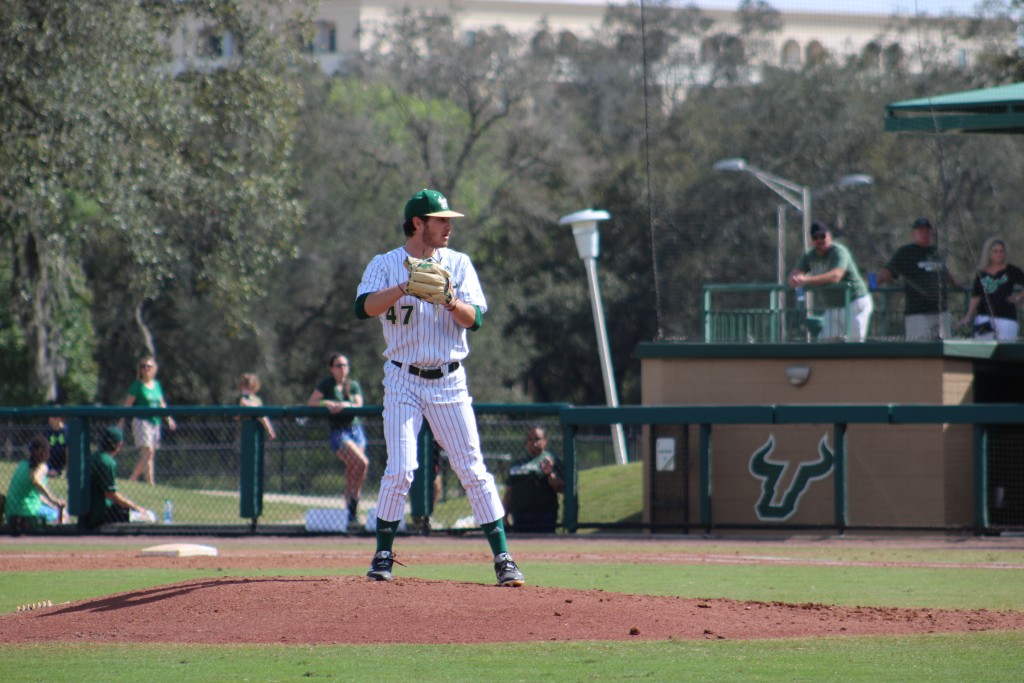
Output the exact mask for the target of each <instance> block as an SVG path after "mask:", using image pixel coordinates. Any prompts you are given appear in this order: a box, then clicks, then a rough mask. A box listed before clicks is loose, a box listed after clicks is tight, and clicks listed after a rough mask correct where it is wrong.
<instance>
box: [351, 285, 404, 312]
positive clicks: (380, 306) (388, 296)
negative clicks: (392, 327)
mask: <svg viewBox="0 0 1024 683" xmlns="http://www.w3.org/2000/svg"><path fill="white" fill-rule="evenodd" d="M403 296H405V292H404V291H402V286H401V285H395V286H394V287H388V288H387V289H382V290H380V291H379V292H373V293H372V294H367V295H366V297H365V298H363V297H360V299H357V300H356V303H357V305H358V303H359V301H360V300H362V302H363V306H362V308H363V314H364V315H365V317H367V318H375V317H377V316H378V315H381V314H382V313H384V312H385V311H386V310H388V309H389V308H391V307H392V306H394V305H395V303H396V302H397V301H398V300H399V299H401V298H402V297H403Z"/></svg>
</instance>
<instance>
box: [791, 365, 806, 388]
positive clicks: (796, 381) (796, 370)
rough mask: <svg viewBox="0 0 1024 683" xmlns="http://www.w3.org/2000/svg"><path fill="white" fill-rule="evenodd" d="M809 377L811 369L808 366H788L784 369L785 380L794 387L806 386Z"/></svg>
mask: <svg viewBox="0 0 1024 683" xmlns="http://www.w3.org/2000/svg"><path fill="white" fill-rule="evenodd" d="M810 377H811V368H810V366H808V365H790V366H789V367H787V368H786V379H788V380H789V383H790V384H792V385H793V386H794V387H802V386H803V385H805V384H807V380H808V379H810Z"/></svg>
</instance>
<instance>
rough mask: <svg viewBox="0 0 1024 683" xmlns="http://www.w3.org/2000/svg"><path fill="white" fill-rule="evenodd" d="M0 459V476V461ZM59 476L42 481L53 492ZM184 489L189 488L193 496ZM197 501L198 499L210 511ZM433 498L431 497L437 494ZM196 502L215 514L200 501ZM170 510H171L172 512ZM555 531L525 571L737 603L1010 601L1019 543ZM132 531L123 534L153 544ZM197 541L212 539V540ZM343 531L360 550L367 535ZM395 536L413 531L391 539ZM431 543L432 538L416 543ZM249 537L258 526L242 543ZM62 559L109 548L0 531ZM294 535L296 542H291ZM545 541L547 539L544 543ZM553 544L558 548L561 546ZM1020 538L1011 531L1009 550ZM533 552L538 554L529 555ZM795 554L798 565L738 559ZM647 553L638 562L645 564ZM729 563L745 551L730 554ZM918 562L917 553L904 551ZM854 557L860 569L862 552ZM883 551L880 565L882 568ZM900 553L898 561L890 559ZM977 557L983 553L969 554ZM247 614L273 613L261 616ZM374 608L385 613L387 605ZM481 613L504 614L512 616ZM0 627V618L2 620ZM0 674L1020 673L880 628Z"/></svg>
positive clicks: (463, 568)
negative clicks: (613, 557) (857, 633)
mask: <svg viewBox="0 0 1024 683" xmlns="http://www.w3.org/2000/svg"><path fill="white" fill-rule="evenodd" d="M4 466H5V464H4V465H0V480H3V478H4V476H5V475H7V476H8V477H9V474H7V473H6V472H5V471H4V470H3V467H4ZM627 467H628V468H629V469H628V470H626V469H623V468H597V469H594V470H588V471H586V472H582V473H581V475H580V493H581V500H580V518H581V519H585V520H587V521H590V522H615V521H622V520H631V519H637V518H638V516H639V511H638V509H637V503H638V501H639V500H640V477H641V472H640V469H639V465H638V464H633V465H629V466H627ZM64 486H65V484H64V482H63V480H57V481H55V482H54V483H53V488H54V489H55V490H56V491H57V492H58V493H60V494H62V493H63V487H64ZM124 490H125V493H126V494H127V495H129V496H130V497H132V498H134V499H136V500H137V501H138V502H140V503H142V504H143V505H146V506H147V507H151V508H153V509H155V510H159V509H160V504H161V503H162V501H163V499H164V498H165V497H171V496H173V498H174V500H175V506H176V512H178V511H179V510H188V509H189V508H190V507H192V506H199V505H202V506H203V507H202V509H203V517H204V519H205V518H208V517H209V515H210V514H216V515H217V519H223V520H224V521H225V522H227V523H237V521H238V501H237V499H235V498H229V497H218V496H211V495H209V494H205V493H202V492H197V491H183V490H181V489H170V488H169V487H161V486H157V487H148V486H144V485H141V484H126V485H125V486H124ZM192 497H194V498H192ZM464 504H465V501H464V500H459V499H456V500H454V501H449V502H446V503H444V504H442V506H440V507H439V509H438V511H437V513H438V514H442V515H445V516H446V518H447V516H461V515H462V514H468V506H466V507H465V509H463V508H461V507H459V506H461V505H464ZM211 506H213V507H212V508H211ZM446 506H447V507H446ZM211 509H214V510H216V512H215V513H211V512H210V511H211ZM264 510H265V512H266V513H267V514H268V515H273V518H274V519H278V520H284V519H292V518H301V517H302V515H303V513H304V511H305V507H304V506H301V505H292V504H287V503H272V504H266V505H265V506H264ZM182 514H185V515H187V514H188V513H187V512H184V513H182V512H178V518H177V520H176V521H187V517H186V519H182V517H181V515H182ZM559 538H561V539H564V543H565V546H564V547H565V549H566V550H579V551H580V552H586V553H587V555H588V556H592V557H593V559H590V560H588V561H587V562H565V561H551V562H536V561H534V562H532V563H530V565H529V566H528V567H524V569H525V570H526V571H527V575H528V579H529V582H530V585H535V586H558V587H564V588H575V589H593V588H599V589H602V590H605V591H609V592H623V593H637V594H650V595H678V596H682V597H704V598H716V597H722V598H732V599H737V600H761V601H776V600H777V601H782V602H794V603H806V602H815V603H824V604H838V605H874V606H896V607H931V608H956V609H990V610H995V609H999V610H1007V609H1009V610H1017V611H1024V580H1022V576H1021V575H1022V571H1024V570H1022V569H1021V568H1020V567H1021V566H1024V551H1019V550H1009V551H1005V550H1002V549H1000V546H999V542H998V540H993V542H992V543H991V544H985V546H983V547H979V548H975V549H968V548H960V547H957V546H956V545H955V544H936V545H935V547H920V546H918V545H915V544H908V546H907V547H903V548H901V547H899V546H898V545H897V546H895V547H892V545H891V544H888V543H887V544H884V547H882V546H878V547H876V546H873V545H871V544H858V543H851V544H849V546H846V545H842V544H839V545H837V544H814V543H805V544H801V543H795V544H794V543H785V544H776V543H770V542H758V541H746V542H742V541H730V540H705V539H699V538H689V537H687V538H677V539H672V540H664V539H657V540H654V539H651V540H649V541H645V542H642V543H636V542H633V541H628V540H621V541H617V540H615V539H609V538H605V537H603V536H602V535H601V534H597V533H591V534H585V533H581V534H578V535H576V536H575V537H559ZM153 542H154V541H149V540H147V539H144V538H142V539H139V540H138V546H139V547H143V546H144V545H148V544H150V543H153ZM196 542H207V543H210V544H213V545H216V544H217V540H216V539H198V540H197V541H196ZM341 542H343V543H350V544H353V543H354V544H357V545H359V546H360V547H366V548H370V547H372V546H371V545H370V544H371V543H372V541H371V540H370V539H349V540H348V541H344V540H343V541H341ZM401 542H402V543H415V542H416V539H404V540H402V541H401ZM432 542H433V543H435V544H436V543H437V539H434V540H433V541H432ZM253 543H261V544H263V545H264V546H266V545H272V544H273V541H272V540H268V539H265V538H264V539H261V540H258V541H257V540H254V541H253ZM338 543H339V541H338V540H336V539H310V540H309V541H308V542H303V543H302V546H301V547H307V548H310V549H318V548H329V549H337V547H338V546H337V544H338ZM479 543H481V541H480V540H479V539H460V538H452V539H451V540H447V541H443V542H442V544H441V548H443V549H447V550H451V549H464V548H465V547H466V544H471V545H472V547H473V550H474V551H476V550H478V549H479V548H478V544H479ZM511 543H512V545H513V551H514V552H515V550H516V549H521V550H522V551H524V552H530V551H532V552H538V551H537V550H533V549H532V548H531V541H530V540H529V539H521V540H520V539H513V540H512V541H511ZM26 547H30V549H31V551H32V552H38V553H47V554H57V555H58V556H59V555H67V556H68V557H72V556H73V554H75V553H83V552H89V551H99V550H104V549H115V548H118V549H122V550H123V549H124V544H123V540H118V541H115V540H108V539H104V538H102V537H93V538H82V539H56V538H55V539H53V540H52V541H39V540H38V539H37V540H36V542H34V543H33V544H32V545H31V546H23V545H21V544H19V542H18V539H7V538H4V539H0V556H2V555H3V554H4V553H16V552H22V551H23V550H25V548H26ZM290 547H291V548H294V547H295V546H294V545H291V546H290ZM547 547H549V546H547ZM559 547H560V548H561V547H562V546H559ZM1014 547H1019V544H1018V545H1016V546H1014ZM624 548H628V550H629V552H631V553H632V554H633V555H635V559H636V560H637V563H634V564H622V563H619V562H611V561H609V562H602V561H601V560H600V556H601V554H602V552H607V553H611V552H616V553H621V552H622V551H623V549H624ZM540 552H542V551H540ZM690 553H693V554H697V553H699V554H701V555H705V556H706V555H709V554H710V555H715V556H721V558H723V561H722V562H714V563H708V562H693V563H686V562H675V563H672V562H664V561H663V558H664V556H665V555H666V554H673V555H677V556H682V558H684V559H685V557H686V556H687V555H688V554H690ZM780 555H784V558H783V559H785V560H790V561H793V560H798V561H801V562H803V563H802V564H786V563H771V562H769V563H755V562H753V561H751V562H747V560H757V559H758V558H761V559H769V558H770V559H771V560H778V559H779V556H780ZM645 557H650V558H652V561H651V562H643V559H644V558H645ZM738 560H743V561H738ZM910 563H913V564H919V565H925V566H920V567H911V566H906V565H907V564H910ZM860 565H864V566H860ZM887 565H889V566H887ZM897 565H898V566H897ZM968 565H985V566H968ZM362 571H363V570H362V569H344V570H341V569H339V570H332V569H324V568H315V569H309V570H295V569H276V568H274V567H273V565H272V562H271V563H268V566H267V567H266V569H260V570H245V571H239V570H230V571H228V570H216V569H192V570H190V569H134V570H131V571H119V570H89V571H76V570H75V569H74V568H73V567H61V568H58V569H54V570H52V571H32V572H6V573H3V574H0V614H9V613H11V612H13V611H14V610H15V609H16V607H17V606H18V605H20V604H26V603H30V602H34V601H37V600H40V599H49V600H52V601H53V602H54V603H59V602H64V601H68V600H81V599H88V598H95V597H100V596H104V595H109V594H111V593H116V592H121V591H128V590H136V589H142V588H147V587H151V586H157V585H163V584H169V583H176V582H179V581H184V580H187V579H192V578H199V577H208V576H227V575H232V576H234V575H248V576H251V575H324V574H352V573H362ZM403 574H404V575H408V576H416V577H419V578H425V579H449V580H456V581H473V582H481V581H489V580H491V578H492V577H489V576H488V574H489V568H488V567H486V566H484V565H480V566H477V564H476V563H471V564H468V565H460V564H434V565H432V564H418V565H417V566H415V567H410V568H408V569H407V570H406V569H403ZM263 618H273V617H272V615H266V616H264V617H263ZM385 618H386V617H385ZM494 618H495V619H503V620H506V621H508V623H509V628H510V629H511V630H514V629H515V628H516V627H517V622H516V615H514V614H495V615H494ZM0 628H2V621H0ZM0 652H2V656H3V663H2V665H0V680H3V681H76V682H77V681H83V682H84V681H104V682H117V681H133V682H134V681H165V680H167V681H171V680H174V681H180V680H184V681H300V680H334V681H391V680H395V679H410V680H416V681H477V680H491V681H498V680H500V681H545V680H551V681H560V682H561V681H584V680H587V681H628V680H650V681H676V680H713V681H822V680H829V681H832V680H842V681H861V680H863V681H963V680H970V681H1019V680H1022V678H1024V675H1022V673H1021V672H1022V671H1024V633H1022V632H1013V633H964V634H943V635H927V636H915V637H898V638H897V637H891V638H875V637H871V638H867V637H858V638H853V637H849V638H820V639H799V640H792V639H790V640H765V641H732V642H729V641H702V642H692V641H670V642H638V643H628V642H575V643H564V642H558V643H526V644H524V643H508V644H505V645H442V646H423V645H397V646H388V647H386V648H385V647H381V646H354V645H353V646H315V647H314V646H277V645H263V646H195V645H188V646H180V645H168V644H144V643H126V644H122V645H94V644H88V645H87V644H81V643H74V642H68V643H60V644H45V645H28V646H0Z"/></svg>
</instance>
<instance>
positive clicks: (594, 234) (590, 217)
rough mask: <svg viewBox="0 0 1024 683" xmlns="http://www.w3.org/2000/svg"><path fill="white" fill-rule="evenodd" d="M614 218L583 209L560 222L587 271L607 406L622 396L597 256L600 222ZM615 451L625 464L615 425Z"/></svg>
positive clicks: (623, 443)
mask: <svg viewBox="0 0 1024 683" xmlns="http://www.w3.org/2000/svg"><path fill="white" fill-rule="evenodd" d="M609 218H611V215H610V214H609V213H608V212H607V211H595V210H594V209H584V210H582V211H577V212H576V213H570V214H568V215H566V216H562V217H561V218H560V219H558V224H559V225H571V226H572V236H573V238H574V239H575V240H576V251H577V252H578V253H579V255H580V259H582V260H583V265H584V267H585V268H586V271H587V285H588V289H589V290H590V305H591V308H592V309H593V312H594V327H595V328H596V330H597V342H598V343H597V352H598V357H599V358H600V360H601V377H602V379H603V380H604V393H605V397H606V399H607V401H608V405H609V406H610V407H612V408H617V407H618V406H619V395H618V392H616V391H615V374H614V373H613V372H612V358H611V351H610V350H609V348H608V330H607V328H606V327H605V323H604V312H603V310H602V308H601V291H600V288H599V286H598V282H597V257H598V255H599V254H600V253H601V246H600V235H599V234H598V231H597V222H598V221H605V220H608V219H609ZM611 427H612V448H613V449H614V451H615V462H617V463H618V464H620V465H625V464H626V461H627V459H626V453H627V451H626V436H625V433H624V432H623V430H622V425H621V424H613V425H612V426H611Z"/></svg>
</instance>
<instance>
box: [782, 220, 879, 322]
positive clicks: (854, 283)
mask: <svg viewBox="0 0 1024 683" xmlns="http://www.w3.org/2000/svg"><path fill="white" fill-rule="evenodd" d="M811 240H812V241H813V242H814V247H813V248H812V249H809V250H808V251H807V252H805V253H804V255H803V256H801V257H800V260H799V261H798V262H797V264H796V267H795V268H793V270H792V271H790V273H789V286H790V287H825V288H824V289H822V290H821V291H820V292H819V293H818V296H820V299H819V300H818V301H820V302H821V303H822V304H824V308H825V313H824V316H823V317H824V327H823V329H822V336H823V337H824V338H826V339H846V340H847V341H858V342H862V341H864V338H865V337H866V336H867V333H868V323H870V322H871V311H873V310H874V304H873V303H872V301H871V294H869V293H868V288H867V285H866V284H864V278H862V277H861V276H860V271H859V270H857V264H856V263H854V261H853V256H851V255H850V250H849V249H847V248H846V247H845V246H843V245H842V244H839V243H838V242H833V241H832V229H831V228H830V227H829V226H827V225H825V224H824V223H813V224H811ZM827 285H847V286H848V288H849V289H850V310H849V312H847V310H846V291H845V290H844V289H843V288H840V287H827ZM847 320H849V323H850V325H849V328H847Z"/></svg>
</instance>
